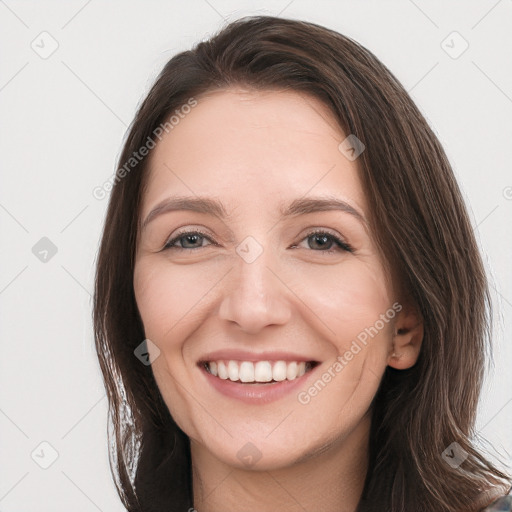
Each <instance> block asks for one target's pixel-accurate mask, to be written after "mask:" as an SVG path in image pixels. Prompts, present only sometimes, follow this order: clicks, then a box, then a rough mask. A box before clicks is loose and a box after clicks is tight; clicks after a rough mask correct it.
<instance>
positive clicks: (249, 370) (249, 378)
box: [239, 361, 254, 382]
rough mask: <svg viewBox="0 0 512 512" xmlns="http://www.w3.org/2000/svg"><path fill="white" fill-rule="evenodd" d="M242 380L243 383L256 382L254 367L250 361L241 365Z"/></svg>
mask: <svg viewBox="0 0 512 512" xmlns="http://www.w3.org/2000/svg"><path fill="white" fill-rule="evenodd" d="M239 373H240V375H239V376H240V380H241V381H242V382H254V365H253V364H252V363H250V362H248V361H244V362H243V363H242V364H241V365H240V372H239Z"/></svg>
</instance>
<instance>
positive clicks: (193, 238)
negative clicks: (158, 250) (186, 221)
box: [162, 231, 216, 251]
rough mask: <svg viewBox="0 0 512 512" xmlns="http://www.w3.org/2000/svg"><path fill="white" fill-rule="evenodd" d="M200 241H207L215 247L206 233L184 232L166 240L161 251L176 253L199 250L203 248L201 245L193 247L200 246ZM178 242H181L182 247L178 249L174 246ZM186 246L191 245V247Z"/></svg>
mask: <svg viewBox="0 0 512 512" xmlns="http://www.w3.org/2000/svg"><path fill="white" fill-rule="evenodd" d="M202 240H209V241H210V242H212V243H213V245H216V244H215V243H214V242H213V241H212V240H211V238H210V237H208V236H207V235H206V233H203V232H201V231H186V232H182V233H178V234H177V235H176V236H175V237H173V238H171V239H170V240H168V241H167V242H166V243H165V245H164V247H163V249H162V250H166V249H172V250H178V251H186V250H195V249H201V248H202V247H204V246H203V245H199V246H196V247H194V244H198V243H199V244H200V243H201V241H202ZM178 241H182V244H181V245H182V246H181V247H178V246H175V243H176V242H178ZM187 245H192V247H190V246H188V247H187Z"/></svg>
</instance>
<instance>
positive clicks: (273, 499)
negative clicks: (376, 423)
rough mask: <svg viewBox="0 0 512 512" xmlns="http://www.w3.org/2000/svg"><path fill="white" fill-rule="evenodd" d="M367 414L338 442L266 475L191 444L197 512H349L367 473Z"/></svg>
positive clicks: (357, 501) (358, 496)
mask: <svg viewBox="0 0 512 512" xmlns="http://www.w3.org/2000/svg"><path fill="white" fill-rule="evenodd" d="M369 432H370V416H369V415H368V416H365V418H364V419H363V420H362V421H361V423H359V425H358V426H357V427H356V428H355V429H354V430H353V431H352V432H351V433H350V434H349V435H348V436H346V437H344V438H343V439H342V440H339V439H337V440H333V441H332V442H330V443H328V444H326V445H324V446H322V447H321V448H320V449H318V450H316V451H315V452H314V453H307V454H305V455H304V456H303V457H302V458H301V459H300V460H299V461H296V462H295V464H293V465H291V466H287V467H280V468H276V469H273V470H268V471H257V470H247V469H243V468H238V467H233V466H229V465H227V464H224V463H223V462H221V461H219V459H217V458H216V457H215V456H214V455H213V454H212V453H211V452H209V451H208V450H206V449H205V447H204V446H202V445H200V444H198V443H197V442H196V441H194V440H191V444H190V448H191V456H192V470H193V480H192V481H193V495H194V509H195V510H196V511H197V512H235V511H239V510H244V512H261V511H262V510H278V509H279V510H282V511H283V512H304V510H322V512H355V510H356V509H357V505H358V503H359V500H360V497H361V494H362V491H363V487H364V481H365V477H366V473H367V470H368V442H369Z"/></svg>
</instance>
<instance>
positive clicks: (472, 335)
mask: <svg viewBox="0 0 512 512" xmlns="http://www.w3.org/2000/svg"><path fill="white" fill-rule="evenodd" d="M238 85H241V86H243V87H246V88H252V89H256V90H284V89H289V90H296V91H300V92H303V93H309V94H311V95H313V96H315V97H316V98H318V99H320V100H321V101H323V102H324V103H325V104H326V105H327V106H328V107H329V108H330V109H331V110H332V112H333V114H334V115H335V116H336V118H337V119H338V121H339V125H340V127H341V128H342V129H343V132H344V133H345V134H346V135H348V134H354V135H355V136H356V137H357V138H358V139H360V140H361V141H362V142H363V143H364V145H365V147H366V149H365V151H364V152H363V153H362V154H361V156H360V157H359V159H358V164H359V167H360V179H361V181H362V184H363V188H364V191H365V193H366V197H367V199H368V205H369V206H370V212H369V220H370V225H371V228H372V233H373V236H374V238H375V240H376V242H377V243H378V246H379V248H380V250H381V251H382V254H383V257H384V259H385V262H386V263H387V265H388V266H389V270H390V273H391V275H392V276H394V279H395V281H398V282H399V286H400V287H401V288H403V289H404V290H407V291H408V293H409V295H410V297H411V300H412V301H414V303H415V304H416V305H417V307H418V308H419V310H420V311H421V315H422V317H423V320H424V339H423V343H422V348H421V353H420V356H419V359H418V361H417V363H416V364H415V365H414V366H413V367H412V368H410V369H408V370H403V371H397V370H394V369H392V368H390V367H388V368H387V370H386V372H385V374H384V377H383V379H382V382H381V385H380V388H379V391H378V393H377V394H376V396H375V398H374V401H373V416H372V430H371V436H370V464H369V471H368V474H367V478H366V483H365V488H364V491H363V495H362V498H361V501H360V504H359V507H358V511H360V512H362V511H365V512H366V511H377V510H378V511H382V510H385V511H391V512H397V511H408V512H410V511H412V510H414V511H415V512H421V511H425V512H427V511H428V512H432V511H436V512H437V511H439V512H444V511H447V512H448V511H450V512H455V511H474V510H477V506H476V505H475V503H476V501H477V500H478V499H479V498H480V497H481V494H482V492H483V491H485V490H488V489H491V488H493V486H504V485H507V484H508V485H510V481H508V478H509V477H508V476H507V475H506V474H504V473H502V472H501V471H500V470H499V469H498V468H497V467H495V466H494V465H493V464H492V463H491V462H489V461H488V460H486V458H485V457H484V456H483V455H482V454H480V453H479V451H478V450H477V449H476V448H475V445H474V443H475V434H476V433H475V430H474V425H475V415H476V410H477V404H478V399H479V395H480V390H481V385H482V379H483V376H484V370H485V361H486V357H487V355H488V348H489V347H490V342H491V334H492V333H491V314H490V312H491V298H490V295H489V289H488V284H487V280H486V275H485V271H484V267H483V264H482V260H481V257H480V254H479V251H478V247H477V244H476V242H475V237H474V234H473V230H472V227H471V223H470V220H469V218H468V214H467V211H466V207H465V204H464V201H463V198H462V196H461V193H460V190H459V188H458V186H457V183H456V181H455V178H454V175H453V172H452V169H451V167H450V164H449V162H448V160H447V157H446V155H445V153H444V151H443V149H442V147H441V145H440V143H439V141H438V139H437V138H436V136H435V135H434V133H433V132H432V130H431V129H430V127H429V125H428V124H427V122H426V120H425V119H424V117H423V116H422V114H421V113H420V112H419V110H418V108H417V107H416V106H415V104H414V103H413V101H412V100H411V98H410V97H409V95H408V94H407V92H406V91H405V90H404V88H403V87H402V85H401V84H400V83H399V82H398V81H397V79H396V78H395V77H394V76H393V75H392V74H391V73H390V71H389V70H388V69H387V68H386V67H385V66H384V65H383V64H382V63H381V62H380V61H379V60H378V59H377V58H376V57H375V56H374V55H373V54H372V53H371V52H369V51H368V50H366V49H365V48H363V47H362V46H361V45H360V44H358V43H357V42H355V41H353V40H352V39H350V38H348V37H346V36H343V35H341V34H339V33H337V32H335V31H332V30H329V29H327V28H324V27H321V26H319V25H316V24H313V23H307V22H304V21H296V20H290V19H282V18H275V17H268V16H254V17H247V18H242V19H239V20H237V21H235V22H232V23H231V24H229V25H227V26H226V27H224V28H223V29H222V30H220V31H219V32H218V33H217V34H216V35H215V36H214V37H212V38H210V39H209V40H207V41H205V42H201V43H199V44H197V45H196V46H195V47H194V48H193V49H192V50H191V51H185V52H182V53H179V54H178V55H176V56H174V57H173V58H171V60H169V62H168V63H167V64H166V65H165V67H164V69H163V70H162V71H161V73H160V75H159V77H158V78H157V80H156V82H155V84H154V85H153V87H152V89H151V90H150V92H149V94H148V95H147V97H146V98H145V100H144V101H143V102H142V104H141V105H140V107H139V109H138V112H137V114H136V116H135V119H134V120H133V122H132V124H131V126H130V129H129V132H128V135H127V138H126V140H125V143H124V148H123V151H122V154H121V156H120V158H119V167H118V172H117V174H116V179H115V183H114V187H113V190H112V192H111V196H110V200H109V205H108V211H107V215H106V220H105V225H104V231H103V235H102V239H101V246H100V249H99V254H98V260H97V273H96V283H95V284H96V286H95V297H94V328H95V337H96V349H97V354H98V358H99V363H100V367H101V371H102V373H103V378H104V381H105V386H106V390H107V395H108V400H109V420H110V421H109V427H113V430H114V431H113V433H112V432H111V431H110V430H109V440H110V442H111V444H110V447H111V453H110V460H111V469H112V472H113V475H114V479H115V482H116V486H117V489H118V492H119V495H120V497H121V499H122V501H123V503H124V505H125V506H126V508H127V509H128V510H129V511H130V512H132V511H133V512H135V511H144V512H151V511H154V512H157V511H158V512H163V511H164V510H165V511H169V510H181V511H183V512H185V511H186V510H187V509H188V508H189V507H192V506H193V503H192V476H191V460H190V449H189V448H190V445H189V440H188V437H187V436H186V435H185V433H184V432H183V431H181V429H180V428H179V427H178V426H177V425H176V423H175V422H174V420H173V418H172V417H171V415H170V413H169V411H168V409H167V407H166V405H165V403H164V401H163V399H162V396H161V394H160V392H159V389H158V387H157V385H156V382H155V380H154V377H153V373H152V371H151V366H150V365H145V364H141V361H140V360H139V359H138V358H137V357H135V355H134V350H135V349H136V348H137V347H138V346H139V345H140V344H141V342H142V341H143V340H144V338H145V336H144V327H143V324H142V321H141V318H140V316H139V313H138V310H137V306H136V303H135V297H134V290H133V270H134V259H135V249H136V241H137V233H138V225H139V215H140V204H141V197H142V194H143V193H144V186H145V183H146V182H145V178H146V176H147V174H148V173H147V158H142V159H140V161H139V162H137V163H136V164H135V165H133V166H132V167H131V168H129V169H127V168H126V166H124V172H121V171H120V169H121V166H123V164H125V163H126V162H128V161H130V158H131V157H132V155H133V154H134V153H135V152H137V151H138V150H139V149H140V148H141V147H143V146H145V145H146V144H147V141H148V138H154V137H155V136H154V134H155V130H157V129H158V127H159V126H161V125H162V124H165V122H166V120H168V119H169V116H171V115H173V113H174V112H175V111H176V110H179V109H180V108H181V106H182V105H185V104H187V102H189V101H190V98H195V99H200V97H201V95H202V94H204V93H206V92H209V91H212V90H215V89H226V88H228V87H231V86H238ZM452 443H458V449H459V447H460V449H461V450H464V451H465V452H467V458H466V459H465V460H464V462H463V463H462V464H461V465H460V466H459V467H458V468H453V467H451V466H450V465H449V464H447V462H446V461H445V459H444V458H443V456H442V453H443V452H444V450H445V449H446V448H447V447H449V446H450V445H451V444H452ZM460 453H464V452H462V451H461V452H460ZM480 506H482V505H480Z"/></svg>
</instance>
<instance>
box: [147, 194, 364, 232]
mask: <svg viewBox="0 0 512 512" xmlns="http://www.w3.org/2000/svg"><path fill="white" fill-rule="evenodd" d="M179 210H189V211H194V212H198V213H206V214H209V215H213V216H215V217H218V218H219V219H225V218H227V217H229V215H228V213H227V211H226V209H225V208H224V205H223V204H222V203H221V202H220V201H218V200H217V199H212V198H208V197H197V196H196V197H193V196H190V197H189V196H180V197H170V198H167V199H164V200H163V201H161V202H160V203H158V204H157V205H156V206H155V207H154V208H153V209H152V210H151V211H150V212H149V214H148V216H147V217H146V219H145V220H144V222H143V223H142V229H144V228H145V227H146V226H147V225H148V224H149V223H150V222H151V221H152V220H153V219H155V218H156V217H158V216H159V215H162V214H164V213H168V212H172V211H179ZM330 210H339V211H342V212H345V213H348V214H350V215H352V216H353V217H355V218H356V219H357V220H358V221H360V222H361V223H363V224H364V225H367V220H366V218H365V217H364V215H363V214H362V213H360V212H359V211H358V210H356V209H355V208H354V207H353V206H352V205H350V204H349V203H347V202H346V201H343V200H342V199H338V198H336V197H305V198H299V199H295V200H293V201H292V202H291V203H290V204H289V205H288V206H287V207H286V208H284V207H283V206H281V208H280V210H279V211H280V214H281V216H282V217H294V216H298V215H306V214H308V213H315V212H325V211H330Z"/></svg>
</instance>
